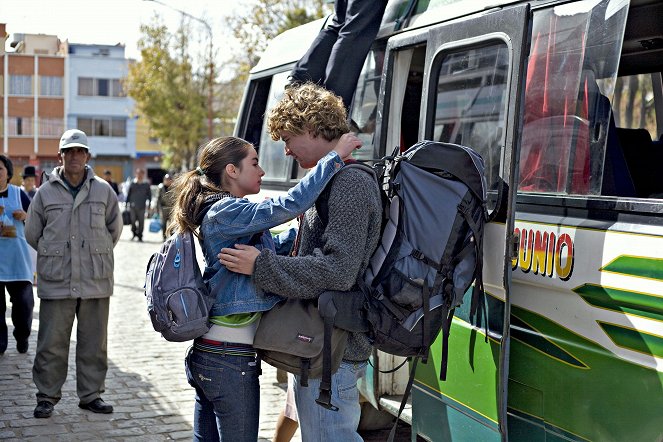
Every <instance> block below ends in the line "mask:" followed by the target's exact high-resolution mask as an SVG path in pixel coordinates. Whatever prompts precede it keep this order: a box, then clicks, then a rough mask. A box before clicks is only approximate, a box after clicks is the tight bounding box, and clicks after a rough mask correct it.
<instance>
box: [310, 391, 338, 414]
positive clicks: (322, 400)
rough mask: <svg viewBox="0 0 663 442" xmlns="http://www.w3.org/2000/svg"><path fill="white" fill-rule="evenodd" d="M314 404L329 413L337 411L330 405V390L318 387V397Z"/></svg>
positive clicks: (334, 406) (335, 407) (336, 408)
mask: <svg viewBox="0 0 663 442" xmlns="http://www.w3.org/2000/svg"><path fill="white" fill-rule="evenodd" d="M315 403H316V404H318V405H320V406H321V407H323V408H326V409H327V410H330V411H338V407H337V406H336V405H334V404H332V403H331V390H329V389H326V388H323V387H322V386H321V387H320V396H318V398H317V399H316V400H315Z"/></svg>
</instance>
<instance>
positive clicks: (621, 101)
mask: <svg viewBox="0 0 663 442" xmlns="http://www.w3.org/2000/svg"><path fill="white" fill-rule="evenodd" d="M661 89H662V86H661V75H660V73H655V74H635V75H626V76H621V77H618V78H617V81H616V83H615V95H614V99H613V103H612V109H613V116H614V117H613V121H614V128H613V130H612V131H611V132H610V133H609V134H608V137H609V138H610V137H612V138H610V139H609V140H608V148H607V149H608V152H607V154H606V167H608V165H609V161H610V157H609V156H608V155H609V154H610V152H609V149H610V147H611V146H616V147H617V148H618V149H619V153H620V154H621V155H622V157H623V162H622V168H623V170H624V171H625V173H627V174H628V177H629V178H630V183H631V185H632V187H631V189H632V190H631V195H627V196H634V197H639V198H663V180H661V179H660V176H659V173H660V170H659V169H660V164H661V163H662V162H663V143H662V142H661V140H659V139H658V137H657V133H658V131H659V128H658V124H657V121H658V120H660V119H661V116H660V115H658V114H657V112H656V111H657V107H658V108H659V109H660V108H661V106H663V103H661V102H660V101H661V96H662V94H661ZM656 97H658V101H659V102H658V103H657V99H656ZM604 181H605V180H604ZM602 194H604V195H607V194H608V195H609V194H616V195H618V196H621V195H620V194H618V193H617V192H610V191H609V190H608V189H606V188H604V191H603V192H602Z"/></svg>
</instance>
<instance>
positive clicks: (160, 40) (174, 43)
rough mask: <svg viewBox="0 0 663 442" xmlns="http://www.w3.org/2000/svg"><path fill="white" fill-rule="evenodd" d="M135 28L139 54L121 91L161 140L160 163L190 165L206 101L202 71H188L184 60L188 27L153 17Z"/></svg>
mask: <svg viewBox="0 0 663 442" xmlns="http://www.w3.org/2000/svg"><path fill="white" fill-rule="evenodd" d="M141 34H142V37H141V39H140V40H139V41H138V48H139V49H140V52H141V60H140V61H138V62H135V63H132V64H131V66H130V67H129V74H128V77H127V79H126V82H125V83H126V84H125V86H126V90H127V94H128V95H129V96H130V97H132V98H133V99H134V100H135V102H136V110H137V113H138V115H139V117H140V118H145V120H146V122H147V124H148V126H149V127H150V130H151V132H152V135H154V136H155V137H158V138H159V139H160V140H161V143H162V148H163V152H164V156H165V158H164V161H163V167H164V168H166V169H168V168H175V169H179V168H181V167H186V168H192V167H193V166H194V164H195V160H196V150H197V148H198V146H199V144H200V143H201V141H202V140H203V139H204V137H205V121H206V120H205V117H206V105H207V104H206V96H205V89H204V88H205V81H204V80H205V79H204V75H196V73H194V71H193V67H192V63H191V60H190V55H189V54H190V50H189V35H190V32H189V29H188V27H187V26H185V24H184V23H183V24H182V25H181V26H180V27H179V28H178V30H177V31H176V32H175V33H174V34H171V33H169V32H168V29H167V28H166V26H165V25H164V24H163V23H162V22H161V21H160V20H159V19H158V18H155V20H154V21H153V23H152V24H150V25H141Z"/></svg>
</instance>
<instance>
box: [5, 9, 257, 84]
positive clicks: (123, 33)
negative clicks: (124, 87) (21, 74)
mask: <svg viewBox="0 0 663 442" xmlns="http://www.w3.org/2000/svg"><path fill="white" fill-rule="evenodd" d="M159 1H160V2H161V4H160V3H157V2H154V1H147V0H0V23H5V24H6V25H7V33H8V34H9V38H8V39H7V49H10V50H11V48H9V43H11V41H12V40H13V38H12V36H13V34H16V33H24V34H50V35H57V36H58V37H59V38H60V40H63V41H64V40H69V42H70V43H85V44H110V45H115V44H117V43H122V44H124V45H125V55H126V57H127V58H134V59H138V58H140V53H139V51H138V49H137V47H136V44H137V41H138V39H139V38H140V25H141V24H149V23H150V22H151V21H152V18H153V17H154V16H155V14H158V15H159V16H160V17H161V18H162V20H163V22H164V23H165V24H166V25H167V26H168V27H169V29H171V30H173V31H174V30H176V29H177V27H178V26H179V24H180V22H181V19H182V14H181V13H179V12H177V11H175V10H173V9H172V8H175V9H180V10H183V11H185V12H186V13H188V14H191V15H193V16H195V17H198V18H201V19H203V20H205V21H206V22H207V23H208V24H209V25H210V27H211V29H212V35H213V41H214V48H215V52H216V59H215V62H216V64H217V65H218V66H222V65H223V62H224V61H225V60H228V59H229V58H230V54H231V51H233V50H237V48H238V46H239V45H238V43H237V41H236V40H235V39H234V38H233V37H232V32H231V30H230V29H228V26H227V25H226V23H225V17H226V16H228V15H230V14H235V13H241V12H243V11H246V10H248V6H249V5H250V4H251V3H252V1H251V0H159ZM164 4H165V5H167V6H164ZM190 23H191V29H192V32H194V33H195V34H194V37H193V38H192V46H196V49H197V50H201V51H204V50H205V47H206V46H205V45H206V44H207V40H206V39H207V35H208V33H207V30H206V29H205V27H204V25H203V24H201V23H199V22H197V21H195V20H191V21H190ZM198 41H200V45H197V42H198ZM222 76H223V73H222Z"/></svg>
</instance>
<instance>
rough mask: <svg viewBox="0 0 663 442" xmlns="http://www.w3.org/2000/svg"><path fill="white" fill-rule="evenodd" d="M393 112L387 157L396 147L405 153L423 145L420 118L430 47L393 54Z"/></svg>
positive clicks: (391, 90) (387, 127)
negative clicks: (418, 145) (416, 144)
mask: <svg viewBox="0 0 663 442" xmlns="http://www.w3.org/2000/svg"><path fill="white" fill-rule="evenodd" d="M391 57H393V62H392V65H393V66H392V68H391V69H392V73H391V74H392V75H391V85H390V87H389V92H388V93H389V94H390V97H389V100H388V101H389V111H388V114H387V121H386V124H385V122H384V120H383V123H382V124H383V128H384V127H386V134H385V135H386V142H385V150H386V152H385V154H387V155H388V154H391V153H392V152H393V150H394V148H395V147H396V146H398V147H399V149H400V151H401V152H403V151H405V150H407V149H408V148H409V147H411V146H412V145H414V144H415V143H416V142H417V141H419V114H420V112H421V93H422V88H423V72H424V64H425V60H426V46H425V45H417V46H412V47H407V48H403V49H398V50H395V51H393V52H392V55H391Z"/></svg>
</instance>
